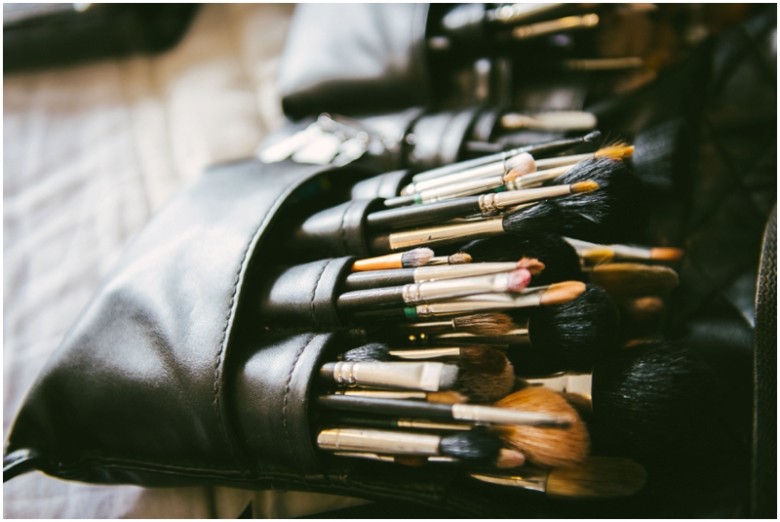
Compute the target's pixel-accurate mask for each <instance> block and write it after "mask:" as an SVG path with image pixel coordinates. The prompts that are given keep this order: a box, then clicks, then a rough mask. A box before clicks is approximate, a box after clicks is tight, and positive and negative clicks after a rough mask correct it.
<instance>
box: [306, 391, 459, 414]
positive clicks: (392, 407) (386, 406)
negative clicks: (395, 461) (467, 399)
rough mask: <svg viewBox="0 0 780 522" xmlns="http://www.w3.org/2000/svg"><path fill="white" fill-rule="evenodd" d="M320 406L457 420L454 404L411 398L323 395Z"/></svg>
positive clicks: (362, 411) (318, 400)
mask: <svg viewBox="0 0 780 522" xmlns="http://www.w3.org/2000/svg"><path fill="white" fill-rule="evenodd" d="M317 403H318V404H319V405H320V406H323V407H325V408H328V409H331V410H339V411H352V412H360V413H373V414H382V415H390V416H393V417H413V418H416V419H429V420H442V419H443V420H456V419H454V417H453V416H452V406H451V405H449V404H440V403H435V402H425V401H417V400H411V399H381V398H376V397H359V396H355V395H321V396H320V397H319V398H317Z"/></svg>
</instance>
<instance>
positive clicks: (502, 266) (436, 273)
mask: <svg viewBox="0 0 780 522" xmlns="http://www.w3.org/2000/svg"><path fill="white" fill-rule="evenodd" d="M515 268H517V263H512V262H502V263H499V262H493V263H464V264H462V265H440V266H421V267H419V268H416V269H415V270H414V281H415V283H424V282H426V281H442V280H447V279H456V278H461V277H473V276H480V275H487V274H497V273H500V272H511V271H512V270H514V269H515Z"/></svg>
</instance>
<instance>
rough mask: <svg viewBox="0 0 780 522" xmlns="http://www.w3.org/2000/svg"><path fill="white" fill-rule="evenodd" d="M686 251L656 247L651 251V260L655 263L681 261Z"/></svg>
mask: <svg viewBox="0 0 780 522" xmlns="http://www.w3.org/2000/svg"><path fill="white" fill-rule="evenodd" d="M684 253H685V251H683V250H682V249H681V248H673V247H655V248H651V249H650V259H652V260H654V261H666V262H672V261H679V260H680V258H682V256H683V254H684Z"/></svg>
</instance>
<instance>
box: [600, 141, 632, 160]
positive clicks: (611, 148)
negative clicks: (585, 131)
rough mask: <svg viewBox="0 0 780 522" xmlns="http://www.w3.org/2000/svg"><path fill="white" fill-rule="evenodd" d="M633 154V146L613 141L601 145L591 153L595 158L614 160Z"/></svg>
mask: <svg viewBox="0 0 780 522" xmlns="http://www.w3.org/2000/svg"><path fill="white" fill-rule="evenodd" d="M633 154H634V146H633V145H628V144H626V143H623V142H618V143H615V144H614V145H608V146H606V147H602V148H600V149H599V150H597V151H596V152H594V153H593V157H595V158H610V159H614V160H622V159H626V158H630V157H631V156H632V155H633Z"/></svg>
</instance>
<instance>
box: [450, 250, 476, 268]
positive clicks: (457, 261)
mask: <svg viewBox="0 0 780 522" xmlns="http://www.w3.org/2000/svg"><path fill="white" fill-rule="evenodd" d="M471 261H472V257H471V255H470V254H467V253H466V252H455V253H454V254H452V255H451V256H450V257H448V258H447V262H448V263H449V264H451V265H463V264H466V263H471Z"/></svg>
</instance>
